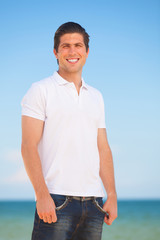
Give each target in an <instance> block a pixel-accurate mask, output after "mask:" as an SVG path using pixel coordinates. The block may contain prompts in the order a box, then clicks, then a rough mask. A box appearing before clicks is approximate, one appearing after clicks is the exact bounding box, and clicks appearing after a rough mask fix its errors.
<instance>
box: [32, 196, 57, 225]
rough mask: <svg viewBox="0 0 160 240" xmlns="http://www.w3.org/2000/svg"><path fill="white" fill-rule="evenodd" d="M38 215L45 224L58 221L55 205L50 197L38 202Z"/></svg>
mask: <svg viewBox="0 0 160 240" xmlns="http://www.w3.org/2000/svg"><path fill="white" fill-rule="evenodd" d="M36 207H37V213H38V216H39V218H40V219H42V220H43V221H44V222H45V223H52V222H56V221H57V216H56V211H55V208H56V207H55V203H54V201H53V199H52V197H51V196H50V195H48V196H47V197H44V198H43V199H42V198H41V199H38V200H37V204H36Z"/></svg>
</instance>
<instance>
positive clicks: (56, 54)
mask: <svg viewBox="0 0 160 240" xmlns="http://www.w3.org/2000/svg"><path fill="white" fill-rule="evenodd" d="M53 53H54V55H55V57H56V58H57V59H58V53H57V51H56V49H55V48H54V49H53Z"/></svg>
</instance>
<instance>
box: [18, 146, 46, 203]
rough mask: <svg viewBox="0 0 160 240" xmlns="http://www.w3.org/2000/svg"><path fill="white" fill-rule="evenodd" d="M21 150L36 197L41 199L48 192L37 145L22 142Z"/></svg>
mask: <svg viewBox="0 0 160 240" xmlns="http://www.w3.org/2000/svg"><path fill="white" fill-rule="evenodd" d="M21 152H22V157H23V161H24V165H25V168H26V172H27V174H28V176H29V178H30V181H31V183H32V185H33V187H34V190H35V194H36V198H37V199H41V198H43V197H45V196H48V195H49V192H48V188H47V186H46V183H45V180H44V177H43V172H42V166H41V161H40V157H39V153H38V150H37V146H32V145H29V144H23V143H22V147H21Z"/></svg>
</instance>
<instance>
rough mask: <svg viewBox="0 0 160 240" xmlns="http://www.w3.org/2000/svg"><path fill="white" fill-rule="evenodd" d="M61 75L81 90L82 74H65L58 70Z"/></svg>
mask: <svg viewBox="0 0 160 240" xmlns="http://www.w3.org/2000/svg"><path fill="white" fill-rule="evenodd" d="M58 73H59V75H60V76H61V77H62V78H64V79H65V80H67V81H68V82H73V83H74V84H75V86H76V88H80V87H81V85H82V72H78V73H77V72H75V73H74V72H73V73H72V72H66V71H65V72H64V71H63V70H61V69H59V70H58Z"/></svg>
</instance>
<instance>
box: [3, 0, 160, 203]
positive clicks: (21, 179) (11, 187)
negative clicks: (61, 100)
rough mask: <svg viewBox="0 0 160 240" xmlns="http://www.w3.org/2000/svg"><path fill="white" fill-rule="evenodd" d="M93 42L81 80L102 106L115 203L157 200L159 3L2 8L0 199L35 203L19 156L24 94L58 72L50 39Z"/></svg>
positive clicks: (107, 1) (7, 4) (13, 4)
mask: <svg viewBox="0 0 160 240" xmlns="http://www.w3.org/2000/svg"><path fill="white" fill-rule="evenodd" d="M67 21H74V22H78V23H80V24H81V25H82V26H83V27H84V28H85V29H86V30H87V32H88V33H89V35H90V54H89V57H88V59H87V63H86V66H85V68H84V71H83V77H84V79H85V81H86V82H87V83H88V84H90V85H92V86H94V87H96V88H97V89H99V90H100V91H101V92H102V94H103V97H104V101H105V113H106V114H105V115H106V126H107V133H108V140H109V143H110V146H111V149H112V153H113V158H114V165H115V177H116V187H117V193H118V197H119V199H120V198H160V191H159V190H160V174H159V169H160V152H159V149H160V141H159V136H160V124H159V123H160V94H159V93H160V1H158V0H157V1H156V0H150V1H149V0H134V1H132V0H130V1H129V0H128V1H127V0H112V1H111V0H104V1H103V0H99V1H96V0H95V1H90V0H88V1H84V0H82V1H79V2H75V1H53V0H52V1H51V0H49V1H48V0H47V1H41V0H39V1H37V0H34V1H30V0H28V1H18V0H17V1H16V0H15V1H9V0H6V1H0V25H1V38H0V65H1V72H0V79H1V87H0V97H1V101H0V110H1V118H0V125H1V128H0V199H34V192H33V189H32V186H31V184H30V182H29V180H28V178H27V176H26V174H25V170H24V166H23V161H22V158H21V154H20V145H21V106H20V102H21V99H22V97H23V96H24V94H25V93H26V91H27V90H28V88H29V87H30V86H31V84H32V83H33V82H35V81H39V80H41V79H43V78H45V77H47V76H50V75H52V74H53V72H54V71H55V70H57V69H58V67H57V63H56V59H55V58H54V55H53V52H52V50H53V37H54V32H55V31H56V30H57V28H58V27H59V26H60V25H61V24H62V23H64V22H67Z"/></svg>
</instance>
